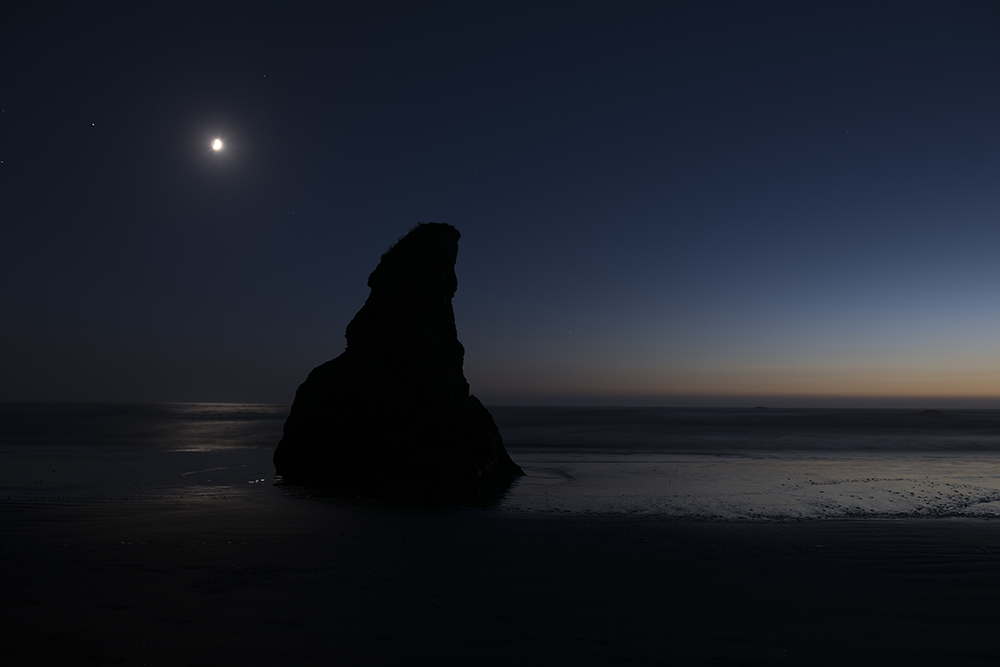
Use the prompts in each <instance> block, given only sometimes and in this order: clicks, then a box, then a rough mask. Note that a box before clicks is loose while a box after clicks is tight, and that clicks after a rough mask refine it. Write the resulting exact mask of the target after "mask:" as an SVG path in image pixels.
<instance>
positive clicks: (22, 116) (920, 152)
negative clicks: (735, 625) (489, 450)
mask: <svg viewBox="0 0 1000 667" xmlns="http://www.w3.org/2000/svg"><path fill="white" fill-rule="evenodd" d="M328 5H333V6H328ZM40 7H41V8H39V9H36V10H33V11H31V12H28V13H25V14H23V15H20V14H19V15H15V16H14V18H13V19H12V20H10V21H8V22H7V23H6V24H5V26H4V27H3V28H2V35H0V37H2V39H0V62H2V63H3V67H0V98H2V105H0V106H2V108H3V111H2V113H0V161H2V163H0V279H2V281H3V286H4V287H3V289H2V291H0V313H2V315H0V319H2V320H3V322H4V324H3V326H2V327H0V400H5V401H11V400H73V401H246V402H274V403H290V402H291V400H292V397H293V395H294V391H295V388H296V386H297V385H298V383H299V382H301V381H302V380H303V379H304V378H305V376H306V374H307V373H308V371H309V370H310V369H311V368H312V367H314V366H316V365H318V364H320V363H322V362H323V361H326V360H327V359H330V358H332V357H334V356H336V355H337V354H339V353H340V352H341V351H342V350H343V346H344V338H343V333H344V328H345V327H346V325H347V323H348V321H349V320H350V319H351V318H352V317H353V315H354V313H355V312H356V311H357V310H358V309H359V308H360V307H361V305H362V304H363V303H364V300H365V298H366V296H367V293H368V288H367V287H366V285H365V282H366V279H367V276H368V273H369V272H370V271H371V270H372V269H374V267H375V265H376V263H377V261H378V258H379V255H380V254H381V253H382V252H384V251H385V250H386V248H387V247H388V246H389V244H390V243H392V242H393V241H394V240H395V239H396V238H397V237H399V236H401V235H403V234H404V233H405V232H406V231H407V229H408V228H409V227H411V226H412V225H413V224H415V223H416V222H418V221H438V222H448V223H451V224H453V225H455V226H456V227H458V229H459V230H460V231H461V232H462V241H461V244H460V252H459V260H458V267H457V268H458V276H459V291H458V294H457V295H456V298H455V302H454V303H455V311H456V316H457V320H458V331H459V337H460V339H461V340H462V342H463V343H464V344H465V347H466V350H467V354H466V375H467V377H468V378H469V381H470V384H471V385H472V389H473V391H474V393H476V394H477V395H478V396H479V397H480V398H482V399H483V401H484V402H485V403H487V404H491V403H542V404H545V403H553V404H567V403H568V404H573V403H578V404H644V405H648V404H666V405H737V406H738V405H745V404H759V403H763V404H768V405H772V404H773V405H786V406H795V405H826V406H831V407H837V406H853V405H873V406H875V405H886V406H888V405H898V406H901V407H903V406H905V407H909V406H927V407H935V406H939V405H940V406H956V407H957V406H969V407H980V406H982V407H1000V303H998V301H1000V296H998V294H1000V292H998V286H1000V262H998V261H997V253H998V248H1000V120H998V119H1000V116H998V109H1000V39H998V38H997V36H998V35H1000V5H998V4H997V3H995V2H986V1H984V2H960V1H959V2H955V1H951V2H899V3H878V2H864V3H851V2H831V3H801V2H789V3H779V2H762V3H746V2H734V3H725V2H713V3H703V2H675V3H656V2H648V3H647V2H634V3H621V2H604V3H602V2H595V3H589V2H546V3H539V2H524V3H520V2H474V3H471V2H407V3H396V2H381V3H380V2H358V3H316V4H311V3H294V2H289V3H280V4H279V3H274V4H269V3H242V4H241V3H235V4H225V3H197V4H192V5H184V4H183V3H180V4H178V3H171V4H169V5H166V4H165V5H162V6H160V5H143V6H142V7H137V6H134V5H133V4H115V3H103V4H100V5H95V6H88V7H86V8H84V7H79V6H75V5H72V4H70V5H66V6H62V5H58V4H56V5H45V6H41V5H40ZM217 137H218V138H220V139H221V140H222V141H223V142H224V146H225V147H224V149H223V150H221V151H217V152H216V151H212V150H211V142H212V140H213V139H215V138H217Z"/></svg>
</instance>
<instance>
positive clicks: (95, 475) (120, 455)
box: [0, 407, 1000, 666]
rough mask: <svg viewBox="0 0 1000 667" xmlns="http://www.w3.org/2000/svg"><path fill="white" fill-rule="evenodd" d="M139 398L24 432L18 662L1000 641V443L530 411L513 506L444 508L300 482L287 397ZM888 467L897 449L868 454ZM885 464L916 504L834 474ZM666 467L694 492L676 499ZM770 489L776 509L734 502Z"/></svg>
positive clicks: (977, 657)
mask: <svg viewBox="0 0 1000 667" xmlns="http://www.w3.org/2000/svg"><path fill="white" fill-rule="evenodd" d="M137 410H138V409H136V410H133V411H131V412H129V411H128V410H126V411H125V413H126V416H125V417H123V416H122V412H121V411H119V412H116V413H115V415H116V416H115V417H114V418H113V419H112V421H113V422H114V423H117V424H125V423H129V424H133V426H132V427H128V428H124V427H123V429H122V431H123V432H122V433H121V434H120V435H118V436H115V437H111V436H107V437H106V438H105V439H104V440H101V439H100V438H93V439H90V438H88V437H83V438H82V441H86V443H85V444H75V445H73V444H67V443H66V442H65V441H64V440H65V438H61V437H55V436H54V435H52V434H51V433H50V434H49V435H46V436H45V437H36V441H35V442H29V440H30V438H27V437H26V436H25V435H24V433H25V432H26V431H25V429H23V428H21V429H20V430H19V431H18V433H20V435H18V434H14V435H10V433H11V431H10V429H8V431H7V436H5V439H4V440H3V442H2V450H0V454H2V456H3V459H4V461H5V463H6V464H7V465H6V466H5V472H4V477H3V479H2V482H3V489H2V491H3V494H2V495H0V536H2V537H0V559H2V565H3V571H4V573H5V575H4V596H3V600H4V602H3V619H4V623H3V630H2V632H3V642H4V647H5V653H6V655H7V656H9V657H10V659H11V660H12V663H13V664H18V665H68V664H69V665H76V664H80V665H88V664H98V665H99V664H108V665H191V666H194V665H220V664H221V665H227V664H233V665H237V664H248V665H264V664H275V663H281V664H311V665H334V664H343V665H381V664H390V663H399V662H418V661H426V662H433V663H436V664H460V663H470V662H471V663H476V664H489V665H510V664H530V665H536V664H537V665H543V664H544V665H549V664H584V665H591V664H592V665H606V664H659V665H705V664H708V665H805V664H810V665H813V664H817V665H842V664H862V665H868V664H870V665H893V664H900V665H903V664H906V665H945V664H946V665H992V664H996V661H997V659H998V657H1000V640H997V639H996V633H995V627H996V624H997V621H998V620H1000V611H998V604H997V603H998V601H1000V531H998V530H997V526H998V525H1000V524H998V523H997V522H996V520H995V519H994V518H992V516H993V515H992V502H994V501H993V500H991V498H992V496H991V494H992V493H993V491H992V488H993V487H992V485H993V482H992V480H993V471H992V470H982V469H981V468H982V467H983V466H985V465H988V464H989V461H990V459H989V457H988V456H987V454H989V452H984V451H978V452H977V453H975V454H974V455H973V454H969V453H968V452H966V453H962V452H957V453H956V452H952V453H951V454H948V455H947V456H946V455H945V454H943V453H942V450H940V448H938V449H936V450H933V448H931V449H928V447H926V446H925V447H923V448H922V449H921V448H911V451H909V452H902V453H901V452H893V453H892V454H891V455H886V456H885V457H883V458H879V457H878V456H876V455H874V454H872V453H871V452H868V453H864V454H863V455H862V453H858V452H854V453H851V452H847V451H840V450H838V451H837V452H834V453H830V452H826V453H825V454H822V453H821V452H819V449H817V452H815V456H814V457H813V458H812V459H810V457H809V456H808V455H807V454H804V453H802V452H799V453H798V454H794V455H792V454H788V455H785V454H782V455H781V456H777V457H775V456H773V451H772V453H771V454H768V455H766V456H765V455H763V454H762V453H761V452H762V451H763V449H762V448H761V447H758V448H757V449H755V450H754V452H755V453H753V454H747V455H744V456H736V455H727V456H722V455H719V454H718V453H715V454H711V455H706V456H703V457H700V458H699V457H695V456H694V455H693V454H691V453H690V452H689V451H688V452H687V453H677V452H673V453H672V452H671V451H669V449H670V448H669V447H666V448H664V447H661V448H660V449H659V450H657V451H655V452H651V451H650V450H649V449H643V448H642V447H637V446H635V445H634V443H633V444H631V445H627V446H624V445H622V444H621V443H620V442H619V443H618V444H617V445H616V447H617V449H616V450H615V451H616V452H617V453H618V455H619V458H618V459H614V458H608V457H609V456H610V453H609V451H607V450H606V448H605V449H604V450H601V451H599V452H597V453H596V454H593V455H586V451H587V448H586V447H579V448H576V449H568V450H567V449H566V448H565V447H563V446H562V445H560V444H559V443H558V442H556V439H553V438H551V437H548V436H544V434H545V433H546V431H545V429H541V430H537V429H536V430H535V431H533V433H534V434H535V437H537V438H540V439H541V440H545V442H541V440H540V441H539V442H536V443H534V444H533V445H532V444H531V443H529V442H527V438H526V437H525V436H523V433H524V432H523V431H518V428H517V425H516V424H515V423H513V421H512V417H511V416H510V415H506V416H500V417H498V422H500V423H501V427H502V428H503V424H504V423H506V424H508V425H509V426H511V428H510V429H509V430H510V433H511V434H512V435H511V437H510V441H511V443H512V445H511V452H512V456H514V458H515V460H520V461H521V462H522V465H524V467H525V470H526V472H528V476H527V477H526V478H523V479H522V480H521V481H520V482H518V483H517V484H515V486H514V487H513V488H512V489H511V490H510V491H509V492H508V494H507V496H506V497H505V498H503V499H501V500H500V501H499V502H498V503H495V504H493V505H490V506H487V507H459V506H428V505H424V506H418V505H412V504H405V503H399V502H395V503H389V502H376V501H372V500H365V499H358V498H337V497H329V496H326V495H324V494H322V493H317V492H316V491H315V490H313V489H309V488H305V487H295V486H292V485H288V484H283V483H281V480H276V479H274V477H273V469H270V470H269V457H270V452H271V451H272V450H271V448H270V447H269V446H266V439H267V437H270V436H268V434H273V433H274V432H275V429H278V430H280V424H281V419H280V417H281V412H280V410H272V411H270V412H268V411H266V410H265V411H263V412H262V411H261V410H256V411H255V410H253V409H247V410H243V411H242V412H241V411H239V410H237V409H236V408H225V407H220V408H218V409H214V411H213V410H207V409H204V408H199V410H200V412H198V411H196V412H192V411H191V410H186V411H185V410H180V411H179V412H178V411H177V410H174V408H170V410H174V411H173V412H169V414H170V415H173V416H169V417H168V416H164V415H165V414H167V412H164V410H165V408H164V409H160V408H157V410H159V411H158V412H157V411H156V410H152V409H150V410H152V411H151V412H150V411H147V412H149V414H147V413H142V414H141V415H140V414H139V411H137ZM502 412H503V411H498V414H501V413H502ZM154 413H155V414H154ZM181 413H183V414H181ZM265 413H266V414H265ZM178 414H181V416H178ZM128 415H131V416H128ZM143 415H145V416H143ZM262 415H263V416H262ZM504 420H507V421H506V422H505V421H504ZM29 421H30V420H29ZM41 421H43V422H47V421H48V420H45V419H43V420H41ZM633 421H634V420H633ZM69 422H72V420H69V418H66V420H64V423H69ZM98 422H99V423H100V424H104V425H98V426H94V428H95V429H97V430H98V431H106V429H107V426H106V424H107V420H106V419H105V418H103V417H102V419H99V420H96V422H95V423H98ZM8 423H12V422H11V420H8ZM22 423H23V421H22ZM152 423H156V424H160V426H161V427H162V428H150V426H149V425H150V424H152ZM713 423H717V422H713ZM194 426H198V428H195V427H194ZM53 428H54V429H56V430H59V429H63V428H64V426H59V427H53ZM73 429H75V430H74V431H73V432H74V433H76V434H77V436H78V437H82V436H80V434H81V433H82V432H83V431H85V430H86V429H83V428H82V427H80V426H79V423H76V425H75V426H73ZM81 429H82V430H81ZM28 430H30V431H32V432H35V433H42V432H44V429H40V428H39V429H28ZM708 430H709V431H711V429H708ZM619 431H620V432H621V431H622V429H619ZM560 432H564V430H560ZM706 432H707V431H704V430H703V431H702V433H703V434H704V433H706ZM518 433H521V434H522V435H520V436H519V435H518ZM713 433H714V434H715V435H711V438H712V439H716V438H717V436H718V430H716V431H713ZM136 434H147V436H146V437H147V438H154V439H155V443H154V444H155V446H153V445H151V444H150V442H151V441H150V440H148V439H147V440H143V438H142V437H140V436H139V435H136ZM149 434H154V435H149ZM213 434H214V435H213ZM227 434H228V435H227ZM543 436H544V437H543ZM705 437H708V436H705ZM837 437H838V438H839V437H840V436H837ZM948 437H949V438H951V436H950V435H949V436H948ZM546 438H548V439H547V440H546ZM987 440H988V438H986V439H985V440H984V439H981V440H979V442H985V441H987ZM247 442H249V443H251V444H252V445H253V446H242V447H241V446H239V445H240V443H247ZM923 442H924V444H925V445H926V444H927V443H928V442H930V440H925V441H923ZM88 443H89V444H88ZM546 443H547V444H546ZM543 444H545V445H546V447H547V449H541V448H540V447H541V445H543ZM532 447H534V449H532ZM626 450H627V451H628V452H631V453H629V454H626V453H623V452H626ZM931 450H933V451H931ZM560 452H561V453H560ZM928 452H931V453H932V454H933V456H930V455H929V454H928ZM834 454H836V455H835V456H834ZM654 455H655V456H654ZM977 456H978V457H984V456H985V457H986V458H978V459H977V458H975V457H977ZM649 457H654V458H655V461H654V464H650V461H651V460H652V459H650V458H649ZM672 457H673V458H672ZM824 457H826V458H824ZM644 461H645V463H644ZM901 461H902V463H901ZM963 461H966V462H968V461H972V462H973V463H974V464H975V465H973V464H972V463H969V464H966V463H962V462H963ZM671 463H672V465H671ZM807 464H808V465H807ZM876 464H878V465H882V466H890V465H896V466H897V467H898V470H897V473H896V474H895V476H886V475H883V476H874V477H870V478H856V475H855V473H856V472H857V470H859V469H861V468H865V469H868V468H871V466H873V465H876ZM664 465H666V466H667V472H664V471H663V467H664ZM720 465H721V466H722V467H721V468H720V467H719V466H720ZM797 466H798V467H797ZM928 466H930V467H928ZM934 466H937V467H934ZM956 466H957V467H956ZM793 468H794V469H796V470H800V473H801V474H802V475H805V472H802V471H804V470H806V468H808V472H809V474H811V475H813V477H814V478H816V479H819V478H821V477H822V479H823V481H824V484H814V485H809V484H800V485H799V486H800V487H801V488H799V489H791V488H789V489H786V490H785V491H782V490H781V487H780V484H779V483H777V482H772V481H770V480H772V478H773V479H778V472H781V474H785V473H786V472H788V471H789V470H791V469H793ZM977 469H978V473H977V475H976V476H977V477H978V479H969V478H970V472H971V471H974V470H977ZM768 471H769V472H768ZM765 472H766V473H767V474H766V475H765V474H764V473H765ZM269 473H270V474H269ZM664 475H666V476H664ZM767 475H770V477H768V476H767ZM865 479H867V480H868V481H864V480H865ZM852 480H853V481H852ZM880 480H881V481H880ZM885 480H889V481H885ZM786 483H787V482H786ZM861 483H864V484H867V485H868V487H867V488H870V489H881V490H882V491H884V492H885V497H886V498H890V499H891V498H896V497H897V496H893V495H892V494H891V493H890V491H898V492H899V493H902V492H901V491H899V489H900V488H902V487H901V486H900V485H907V484H909V486H910V487H911V488H913V489H915V490H913V491H910V492H908V493H913V494H914V495H913V496H912V498H911V499H909V500H906V503H907V504H906V505H905V507H903V508H902V509H901V510H900V511H897V510H896V509H892V508H891V507H890V506H888V505H887V506H886V507H889V509H883V510H877V511H876V510H875V509H872V506H867V505H866V506H865V510H866V511H865V512H864V513H863V514H860V515H858V514H857V513H856V512H855V508H856V507H857V506H858V505H857V503H858V502H859V499H857V498H852V499H851V500H850V501H842V502H827V501H826V500H825V499H823V495H825V494H820V493H819V492H820V491H822V490H826V491H829V490H831V489H838V488H839V489H840V490H841V491H844V490H846V489H847V488H848V487H850V485H851V484H861ZM918 483H922V484H923V485H924V487H925V489H924V490H923V491H921V490H920V488H918ZM684 484H686V485H687V486H686V487H685V486H683V485H684ZM658 485H659V486H663V485H666V486H667V487H668V488H660V489H659V491H657V493H659V495H657V493H653V491H652V489H654V488H656V487H658ZM670 485H673V488H669V487H670ZM772 485H773V486H777V488H776V489H770V490H769V491H768V493H767V494H763V493H758V492H759V491H760V487H761V486H772ZM949 485H951V486H949ZM963 485H964V486H963ZM850 488H852V489H856V488H857V487H850ZM699 489H700V490H701V491H700V492H696V491H698V490H699ZM803 489H804V491H803ZM933 489H937V491H932V490H933ZM948 489H951V490H952V491H954V493H955V494H959V495H958V496H956V495H949V493H951V491H948ZM806 492H808V493H807V495H801V494H802V493H806ZM748 494H757V495H750V496H748ZM797 494H799V495H797ZM962 494H964V495H962ZM855 495H860V494H857V493H855ZM959 496H960V497H961V498H964V499H965V500H962V502H961V503H959V504H955V502H957V501H955V498H956V497H959ZM643 497H645V498H646V502H645V504H642V502H641V499H642V498H643ZM662 497H676V498H680V500H674V501H671V503H672V504H671V503H667V502H663V501H662ZM747 497H752V498H753V499H754V500H755V501H757V503H758V508H757V509H755V510H753V511H750V510H747V511H746V512H744V513H743V514H739V515H733V514H732V513H731V510H732V508H733V507H735V506H736V505H737V504H739V503H741V502H745V500H741V499H745V498H747ZM657 498H660V500H657ZM908 498H910V497H909V496H908ZM789 499H791V500H789ZM979 501H981V502H979ZM901 502H902V500H901ZM962 503H964V504H962ZM765 506H766V507H768V508H770V509H769V510H768V512H770V514H767V513H765V514H761V513H760V512H759V511H758V510H759V508H760V507H765ZM928 508H929V509H928ZM977 508H978V509H977ZM983 508H985V509H983ZM727 512H729V513H728V514H727ZM781 512H784V514H781ZM775 513H778V514H779V515H778V516H775Z"/></svg>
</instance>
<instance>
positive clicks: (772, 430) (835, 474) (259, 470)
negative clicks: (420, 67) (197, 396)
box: [0, 403, 1000, 520]
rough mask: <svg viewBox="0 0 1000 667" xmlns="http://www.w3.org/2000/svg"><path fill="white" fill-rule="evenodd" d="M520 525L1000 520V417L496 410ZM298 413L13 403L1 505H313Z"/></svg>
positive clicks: (988, 413)
mask: <svg viewBox="0 0 1000 667" xmlns="http://www.w3.org/2000/svg"><path fill="white" fill-rule="evenodd" d="M491 412H492V413H493V415H494V418H495V419H496V421H497V424H498V425H499V427H500V430H501V433H502V435H503V438H504V442H505V444H506V445H507V448H508V450H509V451H510V453H511V456H512V457H513V458H514V460H515V461H517V462H518V463H519V464H520V465H521V466H522V468H524V470H525V472H526V473H527V476H525V477H524V478H522V479H520V480H519V481H517V482H516V483H515V484H514V486H513V487H512V488H511V489H510V491H509V492H508V493H507V495H506V497H505V498H504V499H503V500H502V501H501V502H500V503H499V505H498V509H499V510H501V511H509V512H545V513H553V512H569V513H600V514H606V513H626V514H628V513H640V514H658V515H664V516H678V517H697V518H706V519H734V520H748V519H750V520H788V519H808V518H844V517H852V518H855V517H872V518H893V517H899V518H904V517H946V516H975V517H994V516H1000V411H992V410H946V411H941V412H938V411H932V410H931V411H920V410H817V409H796V410H779V409H718V408H712V409H708V408H706V409H690V408H684V409H680V408H676V409H675V408H544V407H530V408H525V407H507V406H501V407H492V408H491ZM287 413H288V407H287V406H274V405H251V404H206V403H198V404H155V405H80V404H67V405H58V404H37V405H31V404H4V405H0V460H2V462H3V465H2V466H0V503H7V504H8V505H10V504H17V503H26V502H27V503H39V502H43V503H59V502H63V503H78V502H108V501H135V500H143V499H160V500H163V499H183V500H184V501H186V502H195V501H197V500H198V499H206V498H216V499H218V498H225V499H231V500H239V501H247V502H303V498H304V496H303V494H302V493H301V492H300V491H299V490H297V489H295V488H292V487H289V486H288V485H283V484H280V483H278V484H276V483H275V482H276V480H275V477H274V469H273V467H272V465H271V454H272V452H273V450H274V447H275V445H276V444H277V442H278V440H279V439H280V437H281V428H282V425H283V423H284V419H285V417H286V416H287Z"/></svg>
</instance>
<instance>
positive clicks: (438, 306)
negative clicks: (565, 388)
mask: <svg viewBox="0 0 1000 667" xmlns="http://www.w3.org/2000/svg"><path fill="white" fill-rule="evenodd" d="M460 236H461V235H460V234H459V233H458V230H457V229H455V228H454V227H452V226H451V225H446V224H441V223H433V222H431V223H421V224H418V225H417V226H416V227H414V228H413V229H411V230H410V231H409V233H408V234H407V235H406V236H404V237H402V238H400V239H399V240H398V241H397V242H396V243H395V244H394V245H393V246H391V247H390V248H389V250H388V251H386V253H385V254H383V255H382V259H381V261H380V262H379V264H378V266H377V267H376V268H375V270H374V271H373V272H372V273H371V275H369V276H368V286H369V287H370V288H371V293H370V294H369V296H368V300H367V301H366V302H365V305H364V306H362V308H361V310H359V311H358V313H357V315H355V316H354V319H353V320H351V322H350V324H348V325H347V333H346V337H347V349H346V350H344V352H343V354H341V355H340V356H339V357H337V358H336V359H333V360H331V361H328V362H326V363H325V364H323V365H321V366H318V367H316V368H314V369H313V370H312V372H311V373H309V377H307V378H306V381H305V382H303V383H302V385H301V386H300V387H299V389H298V391H297V392H296V393H295V402H294V403H293V404H292V410H291V413H290V414H289V416H288V419H287V421H286V422H285V430H284V436H283V437H282V439H281V442H280V443H279V444H278V448H277V450H275V452H274V467H275V469H276V472H277V474H279V475H281V476H282V477H283V478H284V479H285V480H287V481H290V482H296V483H305V484H310V485H319V486H323V487H325V488H327V489H330V490H332V491H335V492H340V493H345V494H354V495H356V494H361V495H365V494H369V495H398V496H405V497H442V498H447V497H469V496H471V497H479V498H482V497H488V496H490V495H492V494H495V493H497V492H502V491H503V490H505V489H506V488H507V487H508V486H509V485H510V483H511V481H512V480H513V479H514V478H515V477H516V476H518V475H523V474H524V473H523V472H522V471H521V469H520V468H519V467H518V466H517V465H516V464H515V463H514V462H513V461H512V460H511V459H510V456H509V455H508V454H507V450H506V449H505V448H504V446H503V441H502V440H501V438H500V431H499V429H497V426H496V424H495V423H494V421H493V417H492V415H490V413H489V411H488V410H487V409H486V408H485V407H483V404H482V403H480V402H479V399H477V398H476V397H475V396H473V395H471V394H470V393H469V383H468V382H467V381H466V379H465V375H464V373H463V371H462V364H463V361H464V357H465V348H464V347H462V344H461V343H460V342H459V341H458V332H457V330H456V328H455V312H454V310H453V309H452V305H451V299H452V297H453V296H454V295H455V290H456V289H458V278H457V277H456V275H455V260H456V258H457V257H458V239H459V237H460Z"/></svg>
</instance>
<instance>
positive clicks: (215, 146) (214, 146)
mask: <svg viewBox="0 0 1000 667" xmlns="http://www.w3.org/2000/svg"><path fill="white" fill-rule="evenodd" d="M212 150H213V151H221V150H222V139H216V140H215V141H213V142H212Z"/></svg>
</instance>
